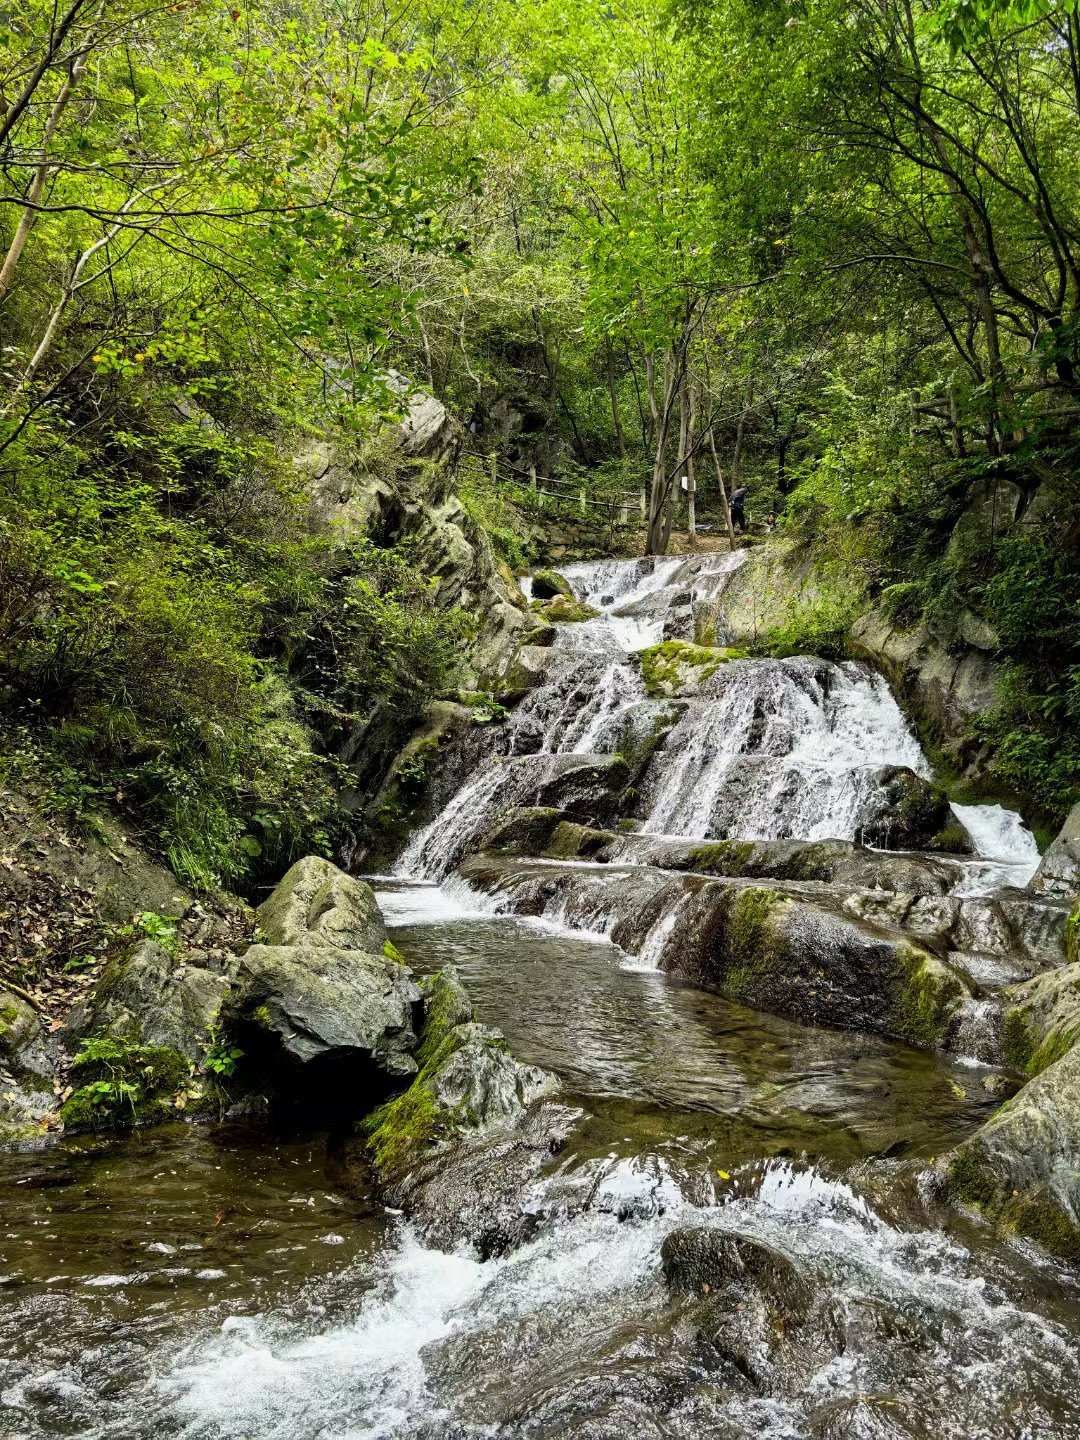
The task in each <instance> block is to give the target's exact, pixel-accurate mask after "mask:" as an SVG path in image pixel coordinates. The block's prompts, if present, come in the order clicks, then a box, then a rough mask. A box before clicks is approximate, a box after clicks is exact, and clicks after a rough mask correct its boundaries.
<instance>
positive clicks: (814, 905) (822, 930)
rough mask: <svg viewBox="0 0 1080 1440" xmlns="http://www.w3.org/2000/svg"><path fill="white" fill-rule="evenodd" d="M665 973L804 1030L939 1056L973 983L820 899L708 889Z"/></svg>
mask: <svg viewBox="0 0 1080 1440" xmlns="http://www.w3.org/2000/svg"><path fill="white" fill-rule="evenodd" d="M659 963H660V967H661V968H662V969H666V970H669V971H671V973H673V974H676V975H679V976H681V977H683V978H685V979H688V980H693V981H697V982H698V983H705V984H708V985H710V986H715V987H716V988H717V989H719V990H720V991H721V992H722V993H723V994H726V995H729V996H730V997H731V998H732V999H734V1000H739V1001H741V1002H742V1003H743V1004H747V1005H752V1006H754V1007H756V1008H758V1009H762V1010H771V1011H772V1012H773V1013H774V1014H778V1015H785V1016H788V1017H789V1018H791V1019H794V1020H798V1021H800V1022H801V1023H803V1024H817V1025H831V1026H834V1027H836V1028H837V1029H844V1030H869V1031H871V1032H873V1033H875V1034H878V1035H887V1036H891V1037H892V1038H894V1039H897V1040H904V1041H906V1042H907V1043H908V1044H910V1045H914V1046H917V1047H918V1048H920V1049H927V1050H933V1049H937V1048H939V1047H941V1046H942V1045H943V1044H944V1043H945V1042H946V1039H947V1037H948V1035H949V1032H950V1029H951V1026H952V1024H953V1022H954V1019H955V1017H956V1015H957V1013H958V1012H959V1010H960V1008H961V1006H962V1004H963V1002H964V1001H965V1000H966V999H967V998H968V997H969V996H970V995H971V992H972V987H971V985H970V983H969V982H968V980H967V977H966V976H964V975H963V974H962V973H960V972H958V971H956V970H954V969H953V968H952V967H951V966H950V965H948V964H947V963H946V962H945V961H943V960H941V959H939V958H937V957H936V956H935V955H933V954H931V953H930V952H929V951H927V950H926V949H924V948H922V947H921V946H920V945H918V944H917V943H915V942H913V941H912V940H911V939H909V938H907V937H906V936H904V935H902V934H897V933H895V932H892V933H890V932H889V931H887V930H884V929H878V928H877V927H875V926H872V925H867V924H861V923H859V922H857V921H855V920H853V919H851V918H849V917H847V916H844V915H841V914H837V913H836V912H835V911H833V910H832V909H830V908H827V906H826V904H823V903H822V902H821V900H820V899H818V898H816V897H815V898H814V899H810V898H809V897H801V896H798V897H797V896H792V895H789V894H784V893H782V892H780V891H777V890H774V889H770V888H768V887H764V886H760V885H742V886H736V885H732V884H730V883H728V884H724V883H723V882H718V881H711V882H708V883H707V884H706V885H705V886H703V887H702V889H701V890H699V891H698V892H697V894H696V895H695V896H693V897H692V898H690V899H689V900H687V901H686V903H685V904H684V906H683V907H682V908H681V910H680V914H679V916H678V919H677V921H676V924H675V926H674V929H673V932H672V936H671V939H670V940H669V941H668V943H667V945H666V946H665V948H664V951H663V953H662V955H661V957H660V962H659Z"/></svg>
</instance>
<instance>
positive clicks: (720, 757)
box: [395, 551, 1038, 895]
mask: <svg viewBox="0 0 1080 1440" xmlns="http://www.w3.org/2000/svg"><path fill="white" fill-rule="evenodd" d="M746 554H747V552H746V551H736V552H734V553H733V554H729V553H727V552H721V553H716V554H709V555H701V556H675V557H671V558H667V559H662V560H657V561H650V560H604V561H599V562H582V563H576V564H572V565H568V566H566V567H564V569H563V572H562V573H563V574H564V575H565V577H566V579H567V580H568V581H569V583H570V586H571V588H572V589H573V592H574V594H575V596H576V597H577V598H578V599H579V600H583V601H586V602H587V603H588V604H590V605H592V606H593V607H594V608H595V609H596V610H597V611H598V612H599V613H598V614H597V616H596V617H595V618H593V619H590V620H587V621H584V622H577V623H572V624H560V625H556V626H555V627H554V628H555V638H554V644H553V647H552V650H551V652H550V655H549V662H548V665H547V669H546V671H545V673H544V679H543V681H542V683H541V684H539V685H538V686H537V687H536V688H535V689H533V690H532V691H530V692H529V694H528V695H527V696H526V697H525V699H524V700H522V702H521V703H520V705H518V707H517V708H516V710H515V711H514V713H513V715H512V716H511V717H510V719H509V720H508V722H507V724H506V727H505V729H504V731H503V732H502V733H501V735H500V737H499V745H500V750H501V753H500V754H499V755H496V756H494V757H492V758H491V759H490V760H489V761H488V762H487V764H486V766H484V767H483V768H481V769H480V770H479V771H478V772H477V773H476V774H474V775H473V776H472V777H471V778H470V779H469V780H468V781H467V782H466V784H465V785H464V786H463V788H462V789H461V790H459V791H458V793H457V794H456V795H455V796H454V797H453V799H452V800H451V801H450V803H449V804H448V805H447V806H446V808H445V809H444V810H443V811H442V813H441V814H440V815H437V816H436V817H435V819H434V820H432V821H431V823H430V824H429V825H428V826H427V827H426V828H425V829H423V830H421V831H420V832H418V833H417V834H416V835H414V836H413V838H412V841H411V843H410V844H409V846H408V848H407V849H406V851H405V853H404V854H403V855H402V857H401V859H400V860H399V862H398V864H397V866H396V867H395V873H396V874H398V875H419V876H423V877H426V878H428V879H435V880H438V879H442V878H444V877H445V876H446V875H448V874H449V873H450V871H451V870H452V869H453V868H454V867H455V865H456V864H457V862H458V860H459V859H460V858H461V857H462V856H463V855H464V854H465V853H466V852H467V851H468V850H469V849H470V848H471V847H475V845H476V844H477V842H478V841H479V840H480V839H481V838H482V837H483V835H484V834H485V833H486V832H487V831H488V830H489V829H490V828H491V826H492V824H493V823H494V821H495V820H496V819H497V817H498V816H499V815H500V814H501V813H503V812H505V811H506V810H508V809H510V808H512V807H513V806H515V805H517V806H527V805H532V804H537V803H539V801H538V799H537V797H538V795H539V794H540V793H541V791H542V790H543V789H544V787H545V786H548V785H550V784H551V782H552V781H553V780H554V779H557V777H558V774H559V773H560V772H559V771H558V769H557V767H556V765H555V757H559V756H564V757H570V756H578V757H588V756H596V755H607V756H610V755H613V754H615V753H617V752H620V751H622V750H623V749H624V747H625V746H626V744H627V737H628V735H630V734H633V733H634V730H633V728H632V727H633V726H634V724H635V719H636V721H637V723H641V724H643V725H644V728H645V730H646V732H647V731H648V728H649V726H651V725H653V724H657V723H666V724H672V720H673V715H672V711H673V709H674V707H672V706H668V707H667V710H666V712H663V713H662V710H661V707H662V706H663V705H664V704H665V702H658V701H655V700H653V701H650V700H649V699H648V697H647V694H646V689H645V686H644V683H643V681H642V677H641V671H640V666H639V664H638V663H637V660H636V656H637V653H638V652H640V651H641V650H643V649H646V648H648V647H649V646H651V645H655V644H656V643H658V642H659V641H660V640H661V639H663V638H664V637H665V636H666V635H672V634H674V635H676V636H680V637H684V638H688V636H689V634H691V633H692V628H693V614H694V610H695V607H696V606H697V605H698V604H700V603H701V602H702V601H703V600H706V599H711V598H714V597H715V596H716V595H718V594H719V593H721V592H722V590H723V587H724V586H725V585H726V584H727V581H728V578H729V577H730V575H731V573H732V571H733V570H735V569H736V568H738V567H739V566H740V565H742V564H743V563H745V559H746ZM526 588H527V587H526ZM678 705H679V707H680V708H681V709H682V711H683V712H684V713H683V714H682V716H681V718H678V719H676V720H675V721H674V724H673V727H672V728H671V729H670V731H669V733H668V734H667V736H666V739H665V740H663V741H662V743H661V744H660V745H659V746H658V747H657V748H656V750H655V753H654V754H653V755H652V758H651V759H650V760H649V762H648V765H647V767H646V769H645V771H644V772H643V774H642V775H641V776H640V777H639V778H638V780H636V781H635V785H636V786H637V790H638V796H637V800H636V802H635V803H636V806H637V816H638V818H639V819H640V820H642V821H643V829H644V831H645V832H646V833H647V834H650V835H677V836H682V837H691V838H700V839H726V838H741V839H747V840H758V839H760V840H769V839H775V840H779V839H794V840H824V839H838V840H858V838H859V836H860V829H861V826H862V825H863V824H867V823H869V819H868V817H869V818H873V815H874V809H875V801H876V799H877V797H878V795H879V794H880V791H881V786H882V776H883V772H885V771H887V770H888V769H890V768H892V767H898V766H899V767H905V768H907V769H909V770H911V771H914V772H915V774H917V775H920V776H923V777H929V776H930V773H931V770H930V766H929V764H928V762H927V760H926V757H925V756H924V754H923V752H922V750H921V748H920V746H919V743H918V740H917V739H916V737H915V735H914V733H913V732H912V729H911V727H910V725H909V724H908V723H907V721H906V719H905V717H904V715H903V713H902V712H901V710H900V707H899V706H898V705H897V703H896V700H895V699H894V697H893V695H892V692H891V691H890V689H889V687H888V685H887V683H886V682H885V680H884V679H883V678H882V677H881V676H880V675H878V674H876V673H874V672H873V671H872V670H870V669H869V667H868V666H866V665H863V664H860V663H858V662H854V661H847V662H844V663H840V664H837V663H833V662H831V661H826V660H821V659H817V658H814V657H812V656H805V655H802V656H794V657H791V658H789V659H782V660H776V659H746V660H737V659H736V660H731V661H729V662H727V663H726V664H723V665H721V666H720V667H719V668H718V669H717V670H716V671H715V673H714V674H713V675H712V676H711V677H710V678H709V679H707V680H706V681H705V682H704V684H703V686H702V688H701V693H700V695H699V696H697V697H696V698H692V699H689V700H682V701H680V702H678ZM544 757H548V763H545V760H544ZM545 803H549V804H550V803H552V802H551V801H550V800H548V801H546V802H545ZM556 803H559V802H556ZM954 810H955V813H956V815H957V818H958V819H959V820H960V821H961V823H962V824H964V825H965V826H966V828H967V829H968V831H969V832H970V833H971V835H972V836H973V839H974V842H975V846H976V850H977V854H978V857H979V858H978V859H977V860H975V861H969V862H967V863H966V865H965V867H964V878H963V880H962V881H961V885H960V888H959V889H958V890H957V894H960V895H977V894H985V893H988V891H990V890H993V889H995V888H997V887H999V886H1001V885H1007V884H1010V885H1023V884H1026V882H1027V880H1028V879H1030V876H1031V874H1032V873H1033V871H1034V869H1035V867H1036V865H1037V864H1038V850H1037V847H1036V846H1035V842H1034V839H1033V837H1032V836H1031V834H1030V832H1029V831H1028V830H1026V829H1025V827H1024V826H1023V822H1022V821H1021V820H1020V817H1019V816H1017V815H1014V814H1013V813H1012V812H1010V811H1007V810H1003V809H1002V808H1001V807H1000V806H962V805H960V806H954Z"/></svg>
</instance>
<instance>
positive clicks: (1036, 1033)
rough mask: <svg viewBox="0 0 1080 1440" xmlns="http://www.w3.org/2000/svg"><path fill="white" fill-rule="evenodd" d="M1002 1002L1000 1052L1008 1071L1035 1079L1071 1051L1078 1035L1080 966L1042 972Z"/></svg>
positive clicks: (1008, 993) (1012, 988)
mask: <svg viewBox="0 0 1080 1440" xmlns="http://www.w3.org/2000/svg"><path fill="white" fill-rule="evenodd" d="M1003 998H1004V1000H1005V1002H1006V1004H1007V1005H1008V1007H1009V1008H1008V1010H1007V1011H1006V1013H1005V1020H1004V1024H1003V1027H1002V1050H1003V1054H1004V1059H1005V1063H1006V1064H1007V1065H1008V1066H1009V1067H1010V1068H1011V1069H1013V1070H1016V1071H1018V1072H1019V1073H1020V1074H1026V1075H1038V1074H1040V1073H1041V1072H1042V1071H1043V1070H1045V1069H1046V1068H1047V1066H1049V1065H1052V1064H1053V1063H1054V1061H1055V1060H1059V1059H1061V1057H1062V1056H1063V1055H1065V1054H1067V1053H1068V1052H1069V1051H1070V1050H1071V1049H1072V1047H1073V1045H1074V1044H1075V1042H1076V1038H1077V1036H1078V1035H1080V965H1076V964H1070V965H1061V966H1059V967H1058V968H1057V969H1056V970H1047V971H1044V972H1043V974H1041V975H1036V976H1034V977H1033V978H1032V979H1030V980H1026V981H1024V982H1023V983H1022V984H1020V985H1013V986H1010V987H1009V988H1008V989H1007V990H1006V991H1005V993H1004V997H1003Z"/></svg>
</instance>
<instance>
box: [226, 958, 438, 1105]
mask: <svg viewBox="0 0 1080 1440" xmlns="http://www.w3.org/2000/svg"><path fill="white" fill-rule="evenodd" d="M419 999H420V991H419V990H418V989H417V987H416V984H415V983H414V981H413V979H412V977H411V975H410V973H409V971H408V969H407V967H406V966H404V965H402V964H400V963H399V962H398V961H396V960H393V959H391V958H390V957H389V956H388V955H385V954H381V953H380V954H378V955H371V954H366V953H365V952H364V951H362V950H353V949H348V950H346V949H341V948H338V947H335V946H332V945H327V944H325V943H324V942H322V941H306V942H304V943H303V944H300V945H252V946H251V948H250V949H249V950H248V951H247V953H246V954H245V955H244V957H243V958H242V959H241V960H240V962H239V964H238V966H237V973H236V989H235V992H234V994H233V995H232V996H231V997H230V1001H229V1007H228V1015H227V1017H226V1018H227V1025H228V1028H229V1030H230V1033H242V1030H243V1028H244V1027H245V1025H246V1026H247V1027H248V1028H249V1029H250V1027H251V1026H252V1025H254V1026H255V1027H257V1032H256V1033H257V1035H258V1036H259V1037H261V1040H262V1045H261V1046H260V1049H261V1051H262V1054H261V1055H260V1056H259V1057H258V1059H259V1060H260V1062H261V1064H262V1065H263V1067H264V1068H268V1070H269V1078H270V1080H271V1082H273V1081H274V1080H276V1081H277V1083H278V1086H279V1087H285V1088H287V1087H288V1085H289V1083H290V1082H289V1074H290V1070H291V1071H293V1072H294V1073H295V1072H296V1071H297V1070H302V1069H305V1068H307V1067H315V1068H314V1069H313V1070H312V1074H311V1076H309V1077H308V1080H312V1079H313V1077H314V1076H315V1075H316V1073H317V1072H318V1071H322V1072H325V1073H326V1074H327V1075H329V1074H330V1073H331V1072H333V1073H334V1074H335V1075H337V1076H340V1077H341V1078H342V1081H343V1083H353V1082H354V1081H355V1083H357V1084H361V1083H370V1084H375V1083H376V1082H375V1079H374V1074H373V1072H379V1073H381V1074H382V1076H384V1077H398V1076H403V1075H412V1074H414V1073H415V1071H416V1061H415V1060H414V1059H413V1051H414V1050H415V1049H416V1034H415V1032H414V1030H413V1025H412V1007H413V1005H414V1004H415V1003H416V1002H417V1001H418V1000H419ZM241 1043H243V1042H241ZM305 1083H306V1082H305ZM328 1083H329V1082H328ZM382 1084H383V1088H384V1089H385V1084H386V1081H385V1080H384V1081H383V1082H382ZM327 1098H328V1100H330V1099H333V1098H334V1097H330V1096H328V1097H327ZM363 1099H364V1096H363V1095H360V1096H358V1097H357V1109H362V1108H363V1104H362V1102H363ZM335 1108H339V1107H338V1106H337V1105H336V1102H335Z"/></svg>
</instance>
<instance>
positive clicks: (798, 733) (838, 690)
mask: <svg viewBox="0 0 1080 1440" xmlns="http://www.w3.org/2000/svg"><path fill="white" fill-rule="evenodd" d="M886 765H903V766H907V767H908V768H910V769H912V770H914V771H915V772H916V773H917V774H921V775H926V774H928V773H929V766H928V764H927V762H926V758H925V756H924V755H923V754H922V751H921V750H920V749H919V745H918V741H917V740H916V739H915V737H914V735H913V734H912V733H911V730H910V728H909V726H908V724H907V722H906V721H905V719H904V717H903V715H902V714H901V711H900V707H899V706H898V705H897V703H896V701H895V700H894V699H893V697H892V694H891V692H890V690H889V687H888V686H887V685H886V683H885V681H884V680H883V679H882V678H881V677H880V676H879V675H874V674H872V673H871V672H870V671H869V670H867V669H866V668H865V667H864V666H862V665H857V664H854V663H847V664H844V665H834V664H831V663H829V662H827V661H822V660H815V659H811V658H809V657H807V656H796V657H794V658H793V659H789V660H744V661H733V662H731V663H729V664H728V665H726V666H724V667H723V668H722V669H721V670H720V671H719V672H718V673H717V674H716V675H715V676H714V677H713V679H712V680H711V681H710V682H709V686H708V693H707V695H706V697H705V698H704V699H702V700H697V701H694V702H693V703H692V704H691V707H690V710H689V712H688V713H687V715H686V716H685V718H684V719H683V720H682V721H681V722H680V723H679V724H678V726H676V728H675V730H674V731H673V732H672V734H671V736H670V738H669V741H668V744H667V746H666V747H665V750H664V751H663V752H662V753H661V754H660V755H659V756H658V757H657V764H656V765H655V767H654V771H655V775H654V776H651V777H650V780H651V787H650V811H649V818H648V821H647V823H646V825H645V830H646V831H647V832H648V833H650V834H667V835H689V836H700V837H720V838H723V837H727V836H733V835H735V836H740V837H743V838H745V839H753V840H768V839H773V840H776V839H800V840H822V839H835V840H852V839H855V838H856V835H857V830H858V823H859V816H860V814H861V813H862V812H863V810H864V808H865V806H866V803H867V801H868V800H869V799H871V798H872V795H873V793H874V791H875V789H876V788H877V779H876V775H877V772H878V771H879V770H880V769H881V768H882V767H883V766H886Z"/></svg>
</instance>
